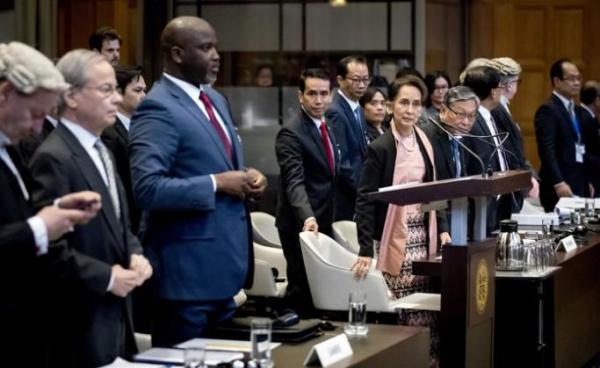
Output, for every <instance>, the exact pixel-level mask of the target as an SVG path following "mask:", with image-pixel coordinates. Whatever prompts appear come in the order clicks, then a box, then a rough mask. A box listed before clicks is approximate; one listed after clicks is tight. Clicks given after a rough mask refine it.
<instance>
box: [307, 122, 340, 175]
mask: <svg viewBox="0 0 600 368" xmlns="http://www.w3.org/2000/svg"><path fill="white" fill-rule="evenodd" d="M301 117H302V127H303V129H304V130H305V132H306V133H307V135H308V136H309V137H311V140H312V142H313V144H314V146H315V147H316V148H317V151H318V154H317V156H319V161H321V164H322V165H323V168H324V169H326V170H327V172H328V173H330V174H331V169H330V168H329V162H327V154H326V153H325V147H323V140H322V139H321V132H319V130H318V129H317V127H316V126H315V123H314V122H313V121H312V119H311V118H310V117H309V116H308V115H307V114H306V113H305V112H304V111H302V112H301ZM325 126H326V127H327V125H325ZM327 133H328V134H329V138H330V140H331V132H329V129H327ZM330 143H331V149H332V151H334V152H333V154H334V159H333V161H334V164H333V165H334V166H333V167H334V170H335V168H336V167H337V163H336V161H335V148H334V147H335V145H334V144H333V142H330Z"/></svg>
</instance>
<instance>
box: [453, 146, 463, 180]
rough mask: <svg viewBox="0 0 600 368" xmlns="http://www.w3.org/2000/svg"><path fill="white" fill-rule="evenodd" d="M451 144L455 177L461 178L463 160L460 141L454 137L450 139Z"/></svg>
mask: <svg viewBox="0 0 600 368" xmlns="http://www.w3.org/2000/svg"><path fill="white" fill-rule="evenodd" d="M450 145H451V146H452V158H453V159H454V170H455V173H454V177H455V178H460V176H461V174H462V173H461V170H462V166H461V162H460V148H459V147H458V142H457V141H456V140H454V139H452V140H450Z"/></svg>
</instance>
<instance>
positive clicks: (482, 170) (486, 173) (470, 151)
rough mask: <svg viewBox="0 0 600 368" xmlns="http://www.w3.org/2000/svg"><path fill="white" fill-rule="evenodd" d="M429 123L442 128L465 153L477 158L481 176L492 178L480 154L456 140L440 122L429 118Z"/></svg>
mask: <svg viewBox="0 0 600 368" xmlns="http://www.w3.org/2000/svg"><path fill="white" fill-rule="evenodd" d="M428 120H429V121H431V123H433V124H434V125H435V126H436V127H438V128H440V130H441V131H442V132H444V133H446V135H447V136H448V137H449V138H450V139H452V140H453V141H455V142H456V143H458V145H459V146H461V147H462V148H464V149H465V151H467V152H469V153H470V154H471V156H473V157H475V158H476V159H477V161H479V164H480V165H481V175H482V176H483V177H484V178H488V177H490V176H491V172H488V171H487V170H486V166H485V164H484V163H483V160H482V159H481V157H479V155H478V154H476V153H475V152H473V150H471V149H470V148H469V147H467V145H465V144H464V143H463V142H461V141H460V139H458V138H456V136H455V135H454V134H452V133H450V132H449V131H448V130H446V128H444V127H443V126H442V124H440V123H439V122H437V121H436V120H435V119H434V118H432V117H431V116H430V117H429V118H428Z"/></svg>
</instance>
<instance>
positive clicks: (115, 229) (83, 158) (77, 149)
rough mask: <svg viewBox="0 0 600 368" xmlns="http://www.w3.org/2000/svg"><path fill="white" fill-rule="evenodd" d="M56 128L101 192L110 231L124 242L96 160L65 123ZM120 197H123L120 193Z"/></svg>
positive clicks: (103, 210)
mask: <svg viewBox="0 0 600 368" xmlns="http://www.w3.org/2000/svg"><path fill="white" fill-rule="evenodd" d="M56 129H57V134H58V135H59V136H60V137H61V139H62V140H63V141H64V142H65V144H66V146H67V147H68V149H69V150H70V151H71V153H72V154H73V160H74V161H75V164H76V165H77V166H78V167H79V171H80V172H81V174H82V175H83V177H84V178H85V181H86V182H87V184H88V185H89V187H90V189H91V190H93V191H95V192H98V193H100V195H101V196H102V209H101V212H102V216H103V217H104V219H105V221H106V222H107V223H108V227H109V228H110V232H111V234H112V235H113V236H114V237H115V240H116V244H122V239H123V238H122V235H121V234H120V233H121V230H122V227H121V225H120V223H119V220H118V219H117V215H116V211H115V208H114V206H113V203H112V201H111V200H110V193H109V191H108V188H107V187H106V184H104V180H103V179H102V176H101V175H100V173H99V172H98V170H97V169H96V164H94V161H92V159H91V157H90V156H89V155H88V153H87V152H86V151H85V149H84V148H83V147H82V146H81V143H79V141H78V140H77V138H76V137H75V136H73V134H72V133H71V132H70V131H69V130H68V129H67V128H66V127H65V126H64V125H62V124H59V125H58V127H57V128H56ZM113 167H114V165H113ZM116 175H117V174H116V173H115V177H116ZM119 197H121V195H120V193H119ZM119 199H120V201H121V202H120V203H123V199H122V198H119ZM121 212H122V211H121Z"/></svg>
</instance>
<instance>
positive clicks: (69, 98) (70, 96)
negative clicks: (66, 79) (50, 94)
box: [63, 88, 78, 109]
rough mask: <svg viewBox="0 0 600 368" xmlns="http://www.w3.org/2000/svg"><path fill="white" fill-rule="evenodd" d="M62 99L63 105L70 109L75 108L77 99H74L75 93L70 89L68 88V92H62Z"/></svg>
mask: <svg viewBox="0 0 600 368" xmlns="http://www.w3.org/2000/svg"><path fill="white" fill-rule="evenodd" d="M63 99H64V100H65V104H66V105H67V106H68V107H70V108H72V109H75V108H77V105H78V103H77V99H76V98H75V91H73V89H72V88H69V89H68V90H66V91H65V92H63Z"/></svg>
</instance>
